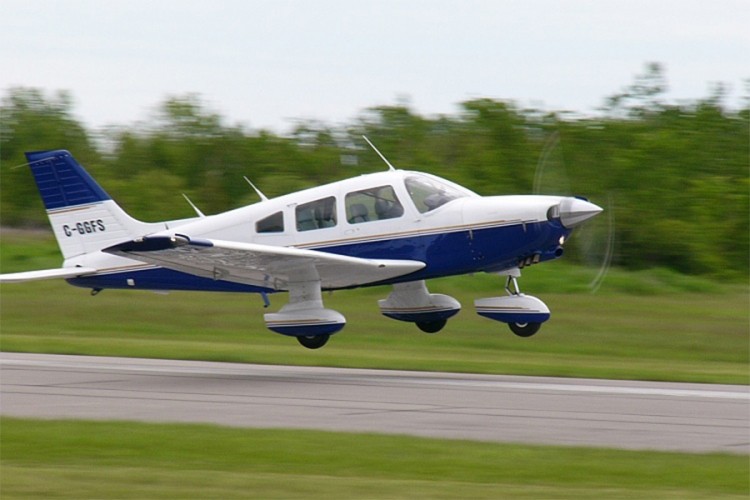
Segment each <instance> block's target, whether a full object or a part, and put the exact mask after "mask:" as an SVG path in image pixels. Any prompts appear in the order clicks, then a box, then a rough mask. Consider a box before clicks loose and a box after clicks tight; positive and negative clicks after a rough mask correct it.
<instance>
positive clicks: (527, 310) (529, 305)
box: [474, 268, 550, 337]
mask: <svg viewBox="0 0 750 500" xmlns="http://www.w3.org/2000/svg"><path fill="white" fill-rule="evenodd" d="M503 274H505V275H507V276H508V279H507V281H506V283H505V291H506V292H507V293H508V295H507V296H506V297H491V298H487V299H477V300H475V301H474V307H475V308H476V310H477V314H479V315H480V316H484V317H485V318H489V319H492V320H495V321H500V322H502V323H507V324H508V327H509V328H510V330H511V331H512V332H513V333H514V334H516V335H518V336H519V337H531V336H532V335H534V334H535V333H536V332H538V331H539V329H540V328H541V326H542V323H544V322H545V321H547V320H548V319H549V318H550V311H549V308H548V307H547V305H546V304H545V303H544V302H542V301H541V300H539V299H538V298H536V297H534V296H532V295H524V294H523V293H521V291H520V289H519V287H518V281H517V278H518V277H520V276H521V271H520V270H519V269H518V268H514V269H510V270H509V271H505V272H504V273H503Z"/></svg>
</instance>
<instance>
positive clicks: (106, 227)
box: [26, 150, 164, 259]
mask: <svg viewBox="0 0 750 500" xmlns="http://www.w3.org/2000/svg"><path fill="white" fill-rule="evenodd" d="M26 159H27V160H28V162H29V166H30V167H31V172H32V174H33V175H34V180H35V181H36V185H37V187H38V188H39V194H40V195H41V197H42V201H43V202H44V208H45V209H46V210H47V216H48V217H49V220H50V224H51V225H52V230H53V231H54V233H55V237H56V238H57V243H58V245H59V246H60V251H61V252H62V254H63V257H64V258H65V259H69V258H71V257H76V256H78V255H82V254H86V253H90V252H95V251H97V250H101V249H102V248H105V247H108V246H111V245H115V244H117V243H119V242H122V241H125V240H130V239H134V238H136V237H138V236H142V235H144V234H148V233H150V232H153V231H157V230H159V229H163V227H164V226H163V224H147V223H144V222H140V221H138V220H135V219H133V218H132V217H130V216H129V215H128V214H127V213H125V211H124V210H123V209H122V208H120V206H119V205H118V204H117V203H115V201H114V200H112V197H110V196H109V195H108V194H107V192H106V191H104V189H102V187H101V186H100V185H99V184H97V182H96V181H95V180H94V179H93V178H92V177H91V176H90V175H89V174H88V172H86V170H84V168H83V167H82V166H81V165H80V164H79V163H78V162H77V161H76V160H75V158H73V156H72V155H71V154H70V153H69V152H68V151H65V150H54V151H34V152H28V153H26Z"/></svg>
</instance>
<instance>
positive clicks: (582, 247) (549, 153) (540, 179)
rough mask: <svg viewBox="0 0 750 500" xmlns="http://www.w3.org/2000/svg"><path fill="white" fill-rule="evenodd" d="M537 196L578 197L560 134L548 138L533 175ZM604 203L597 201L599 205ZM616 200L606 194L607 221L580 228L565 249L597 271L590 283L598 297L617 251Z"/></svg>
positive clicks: (595, 222)
mask: <svg viewBox="0 0 750 500" xmlns="http://www.w3.org/2000/svg"><path fill="white" fill-rule="evenodd" d="M533 192H534V194H555V195H567V196H575V195H576V194H577V193H576V192H575V191H574V190H573V189H571V184H570V176H569V175H568V172H567V170H566V168H565V162H564V159H563V154H562V150H561V148H560V134H559V132H554V133H553V134H552V135H550V136H549V138H548V139H547V141H546V142H545V144H544V147H543V148H542V152H541V154H540V155H539V160H538V162H537V166H536V170H535V172H534V185H533ZM600 201H601V200H597V203H599V202H600ZM614 208H615V205H614V199H613V196H612V194H611V193H608V194H607V200H606V205H605V208H604V215H605V217H596V218H594V219H593V220H591V221H588V222H587V223H586V224H584V225H582V226H581V227H577V228H576V229H575V230H574V231H573V233H572V234H571V236H570V238H569V239H568V242H566V245H565V246H566V247H568V248H570V249H572V250H573V251H574V252H575V253H577V254H578V255H579V256H580V261H581V262H583V263H584V264H586V265H587V266H589V267H592V268H597V272H596V274H595V275H594V277H593V278H592V279H591V281H590V282H589V283H588V288H589V289H590V290H591V292H592V293H596V291H597V290H599V287H600V286H601V285H602V283H603V281H604V279H605V277H606V275H607V272H608V271H609V268H610V266H611V265H612V257H613V255H614V247H615V211H614Z"/></svg>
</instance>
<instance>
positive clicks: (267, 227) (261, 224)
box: [255, 212, 284, 233]
mask: <svg viewBox="0 0 750 500" xmlns="http://www.w3.org/2000/svg"><path fill="white" fill-rule="evenodd" d="M255 232H256V233H283V232H284V212H276V213H275V214H273V215H269V216H268V217H266V218H265V219H261V220H259V221H258V222H256V223H255Z"/></svg>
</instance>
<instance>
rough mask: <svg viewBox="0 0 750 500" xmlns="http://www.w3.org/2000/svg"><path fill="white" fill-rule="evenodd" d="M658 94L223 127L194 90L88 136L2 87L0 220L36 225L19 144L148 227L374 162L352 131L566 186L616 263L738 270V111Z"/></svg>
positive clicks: (479, 171) (36, 99)
mask: <svg viewBox="0 0 750 500" xmlns="http://www.w3.org/2000/svg"><path fill="white" fill-rule="evenodd" d="M663 88H664V85H663V76H662V75H661V70H660V68H659V67H658V66H655V65H652V66H650V67H648V68H647V71H646V73H645V74H644V75H642V76H640V77H638V78H636V80H635V82H634V83H633V84H632V85H630V86H629V87H627V88H626V89H625V90H624V91H623V92H622V93H620V94H618V95H615V96H612V97H611V98H609V99H608V100H607V101H606V104H605V106H604V107H603V108H602V109H601V110H600V113H599V115H598V116H597V117H595V118H592V117H581V116H576V115H574V114H570V113H564V112H559V113H549V112H541V111H538V110H533V109H521V108H519V107H518V106H517V105H515V104H514V103H513V102H505V101H498V100H491V99H474V100H470V101H467V102H464V103H462V104H461V105H460V112H458V113H457V114H456V115H451V116H437V117H432V116H421V115H419V114H417V113H415V112H414V111H413V110H412V109H410V108H409V106H408V105H392V106H381V107H377V108H373V109H369V110H366V111H365V112H363V113H362V115H361V116H360V117H359V118H358V119H357V120H355V121H354V122H353V123H351V124H349V125H347V126H343V127H334V126H330V125H327V124H324V123H317V122H303V123H300V124H299V125H298V126H297V128H296V129H295V130H294V131H293V132H292V133H291V134H289V135H287V136H279V135H277V134H274V133H271V132H268V131H263V130H248V129H246V128H245V127H242V126H239V125H229V124H227V123H226V120H225V118H224V117H222V116H220V115H218V114H216V113H214V112H212V111H210V110H209V109H207V108H206V107H205V105H204V104H203V103H202V102H201V100H200V98H199V97H197V96H194V95H188V96H181V97H175V98H171V99H168V100H166V101H165V102H164V103H162V104H161V105H160V106H159V108H158V112H157V113H156V116H155V117H154V118H153V120H152V121H150V122H149V123H148V124H147V125H132V126H118V127H112V128H109V129H107V130H104V131H96V132H92V131H91V130H88V129H87V128H86V126H85V125H84V124H82V123H81V122H80V121H79V120H77V119H76V118H75V115H74V110H73V105H72V100H71V98H70V96H69V95H68V94H66V93H65V92H60V93H58V94H56V95H52V96H49V95H45V94H44V93H43V92H41V91H40V90H38V89H29V88H15V89H10V90H9V91H8V92H7V94H6V95H5V96H4V97H3V99H2V108H1V109H0V112H1V113H2V116H1V120H0V127H1V128H0V161H1V162H2V164H1V165H0V190H1V191H0V217H1V219H0V223H2V225H4V226H42V225H46V224H47V222H46V217H45V215H44V209H43V207H42V204H41V201H40V200H39V197H38V195H37V193H36V188H35V185H34V182H33V179H32V178H31V175H30V172H29V170H28V168H19V167H18V166H22V165H23V164H24V162H25V159H24V156H23V153H24V151H30V150H39V149H57V148H63V149H68V150H69V151H71V152H72V153H73V155H74V156H75V157H76V158H77V159H78V160H79V161H80V162H81V163H82V164H83V165H85V166H86V167H87V168H88V169H89V170H90V171H91V172H92V174H93V175H94V176H95V177H96V178H97V180H98V181H99V182H100V183H101V184H102V185H103V186H104V188H105V189H106V190H107V191H108V192H109V193H110V194H111V195H112V196H113V197H114V198H115V199H117V200H118V201H119V202H120V203H121V204H122V205H123V206H124V207H125V209H126V210H128V211H129V212H130V213H131V214H132V215H133V216H135V217H138V218H140V219H143V220H149V221H152V220H162V219H171V218H181V217H189V216H192V215H193V213H192V210H191V208H190V207H189V205H187V204H186V203H185V202H184V200H183V199H182V196H181V193H185V194H187V195H188V196H189V197H190V198H191V199H192V200H193V201H194V202H195V204H196V205H198V206H199V207H200V208H201V209H202V210H203V212H205V213H216V212H220V211H223V210H227V209H230V208H234V207H238V206H241V205H243V204H248V203H253V202H256V201H258V197H257V195H256V194H254V192H253V191H252V190H251V189H250V188H249V186H248V185H247V184H246V183H245V181H244V180H243V176H247V177H248V178H249V179H251V180H252V181H253V183H255V184H256V185H257V186H258V187H259V188H260V189H261V190H263V191H264V192H265V194H266V195H268V196H274V195H280V194H284V193H288V192H291V191H294V190H297V189H301V188H305V187H310V186H314V185H317V184H321V183H325V182H330V181H333V180H338V179H342V178H345V177H349V176H353V175H358V174H361V173H368V172H375V171H379V170H382V169H384V168H386V167H385V165H384V164H383V163H382V161H381V160H380V158H378V156H377V155H376V154H374V153H373V152H372V151H371V150H370V149H369V148H368V147H367V146H366V144H365V143H364V141H363V140H362V139H361V136H362V135H363V134H364V135H367V136H368V137H369V138H370V139H371V140H372V141H373V142H374V143H375V144H376V145H377V146H378V148H379V149H380V150H381V151H382V152H383V153H384V154H385V155H386V156H387V157H388V159H389V160H390V162H391V163H393V164H394V165H396V166H397V167H398V168H404V169H413V170H421V171H426V172H431V173H434V174H436V175H440V176H443V177H446V178H448V179H451V180H453V181H456V182H458V183H460V184H463V185H465V186H467V187H469V188H471V189H473V190H474V191H476V192H478V193H480V194H484V195H489V194H511V193H512V194H517V193H531V192H533V191H535V190H536V191H538V192H542V193H545V194H552V193H556V194H577V195H582V196H586V197H588V198H589V199H591V200H592V201H594V202H596V203H599V204H601V205H603V206H605V207H609V208H610V209H611V210H610V211H611V212H612V215H613V216H614V217H613V221H614V228H615V253H614V264H615V265H618V266H622V267H627V268H641V269H642V268H649V267H655V266H661V267H669V268H672V269H675V270H679V271H682V272H685V273H690V274H705V275H713V276H720V277H728V278H733V279H743V278H744V279H746V278H747V276H748V266H749V263H750V253H749V239H750V228H749V223H748V221H749V219H750V205H749V200H750V180H749V174H750V165H749V164H748V161H749V160H748V157H749V145H748V141H749V140H750V131H749V129H748V123H749V119H750V116H749V115H750V112H749V111H748V109H742V110H732V109H728V108H727V107H726V106H724V104H723V99H722V90H721V88H720V87H717V89H716V90H715V92H713V94H712V95H710V96H708V97H706V98H702V99H697V100H695V101H692V102H683V103H679V104H674V103H666V102H664V101H663V100H662V99H661V97H662V93H663ZM606 222H607V218H605V217H600V222H598V224H599V225H606ZM592 231H593V230H592ZM602 231H605V229H602ZM597 238H598V239H603V238H606V235H599V236H598V237H596V238H594V239H595V240H596V239H597ZM579 239H580V241H579V242H578V244H579V246H584V244H591V245H592V248H590V249H588V250H587V251H584V252H583V253H584V254H587V253H588V254H591V253H592V252H593V253H595V252H598V251H600V248H599V247H603V242H601V241H599V242H597V241H595V242H594V243H591V242H589V241H588V240H587V238H585V237H584V236H583V235H582V236H581V237H580V238H579ZM571 243H573V241H571ZM584 250H586V249H584ZM570 253H571V254H572V255H573V257H572V258H576V257H575V255H576V252H570ZM596 258H598V257H596ZM596 258H595V260H596Z"/></svg>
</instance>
